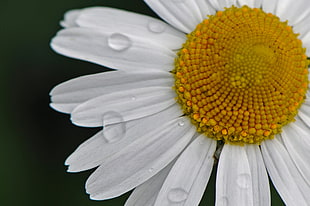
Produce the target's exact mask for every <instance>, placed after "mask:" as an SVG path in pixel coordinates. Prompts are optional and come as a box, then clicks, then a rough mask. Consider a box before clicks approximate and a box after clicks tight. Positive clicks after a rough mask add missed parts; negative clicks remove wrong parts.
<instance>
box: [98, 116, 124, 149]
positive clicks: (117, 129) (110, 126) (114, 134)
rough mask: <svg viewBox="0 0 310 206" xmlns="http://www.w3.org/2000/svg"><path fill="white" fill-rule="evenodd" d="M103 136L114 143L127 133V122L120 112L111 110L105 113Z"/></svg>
mask: <svg viewBox="0 0 310 206" xmlns="http://www.w3.org/2000/svg"><path fill="white" fill-rule="evenodd" d="M102 132H103V137H104V138H105V139H106V141H107V142H109V143H113V142H117V141H119V140H121V139H122V138H124V137H125V135H126V122H124V119H123V116H122V115H121V114H119V113H118V112H114V111H109V112H106V113H105V114H104V115H103V131H102Z"/></svg>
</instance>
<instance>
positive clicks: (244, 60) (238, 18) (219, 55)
mask: <svg viewBox="0 0 310 206" xmlns="http://www.w3.org/2000/svg"><path fill="white" fill-rule="evenodd" d="M305 52H306V50H305V49H304V48H303V47H302V42H301V41H300V40H299V39H298V34H295V33H294V32H293V29H292V27H291V26H289V25H288V23H287V22H281V21H280V19H279V18H278V17H277V16H275V15H273V14H270V13H265V12H264V11H263V10H261V9H258V8H254V9H252V8H249V7H247V6H243V7H241V8H237V7H234V6H232V7H230V8H227V9H225V10H224V11H218V12H217V13H216V14H215V15H213V16H209V18H208V19H205V20H204V21H203V22H201V23H200V24H199V25H197V27H196V29H195V30H194V31H193V32H192V33H190V34H188V35H187V41H186V42H185V43H184V44H183V47H182V49H181V50H180V51H179V53H178V57H177V58H176V60H175V69H174V70H173V73H174V75H175V90H176V92H177V94H178V102H179V103H180V104H181V106H182V109H183V112H184V114H185V115H187V116H188V117H190V119H191V121H192V122H193V123H194V124H195V125H196V127H197V130H198V132H201V133H204V134H205V135H206V136H208V137H211V138H214V139H216V140H223V141H225V142H226V143H233V144H240V145H243V144H244V143H250V144H253V143H256V144H260V143H261V142H262V141H263V140H265V139H271V138H273V137H274V135H275V134H278V133H280V132H281V128H282V127H283V126H284V125H286V124H288V123H289V122H292V121H294V117H295V115H296V114H297V111H298V109H299V107H300V106H301V104H302V103H303V101H304V99H305V94H306V91H307V88H308V65H309V61H308V60H307V56H306V54H305Z"/></svg>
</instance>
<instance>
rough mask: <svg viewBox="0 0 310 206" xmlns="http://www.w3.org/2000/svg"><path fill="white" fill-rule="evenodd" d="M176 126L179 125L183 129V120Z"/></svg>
mask: <svg viewBox="0 0 310 206" xmlns="http://www.w3.org/2000/svg"><path fill="white" fill-rule="evenodd" d="M178 125H179V126H180V127H183V126H184V125H185V122H184V120H183V119H181V120H180V121H179V122H178Z"/></svg>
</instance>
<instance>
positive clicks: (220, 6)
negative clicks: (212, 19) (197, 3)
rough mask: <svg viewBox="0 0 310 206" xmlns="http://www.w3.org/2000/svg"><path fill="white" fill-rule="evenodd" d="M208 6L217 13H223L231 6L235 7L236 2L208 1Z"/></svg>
mask: <svg viewBox="0 0 310 206" xmlns="http://www.w3.org/2000/svg"><path fill="white" fill-rule="evenodd" d="M209 2H210V4H211V5H212V6H213V8H215V9H216V10H218V11H223V10H224V8H225V7H226V8H229V7H231V6H232V5H235V6H237V0H209Z"/></svg>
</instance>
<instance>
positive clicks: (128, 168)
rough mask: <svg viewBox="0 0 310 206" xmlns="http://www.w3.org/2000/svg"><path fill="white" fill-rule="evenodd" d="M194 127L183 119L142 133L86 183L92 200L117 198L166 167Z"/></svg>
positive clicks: (181, 148)
mask: <svg viewBox="0 0 310 206" xmlns="http://www.w3.org/2000/svg"><path fill="white" fill-rule="evenodd" d="M194 133H195V128H194V127H193V125H192V124H191V123H190V121H189V120H187V119H186V118H184V117H181V118H178V119H175V120H173V121H171V122H169V123H167V124H164V125H162V126H161V127H158V128H157V129H156V130H154V131H152V132H150V133H147V134H145V135H144V136H143V137H141V138H139V139H137V140H135V141H134V142H132V143H131V144H130V145H128V146H127V147H125V148H124V149H122V150H121V151H120V152H118V153H116V154H115V155H113V156H112V157H110V158H109V159H108V160H107V161H106V162H105V163H104V164H102V165H101V166H100V167H99V168H98V169H97V170H96V171H95V172H94V173H93V174H92V175H91V176H90V178H89V179H88V180H87V183H86V190H87V193H89V194H90V197H91V198H92V199H108V198H113V197H116V196H119V195H121V194H123V193H125V192H127V191H129V190H131V189H133V188H134V187H136V186H138V185H140V184H141V183H143V182H145V181H146V180H148V179H149V178H151V177H152V176H154V175H155V174H156V173H158V172H159V171H160V170H162V169H163V168H164V167H165V166H167V165H168V164H169V162H171V161H172V160H173V159H174V158H175V157H176V156H177V155H178V154H179V153H180V152H181V151H182V150H183V149H184V147H185V146H186V145H187V144H188V142H189V141H190V140H191V139H192V137H193V135H194Z"/></svg>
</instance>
